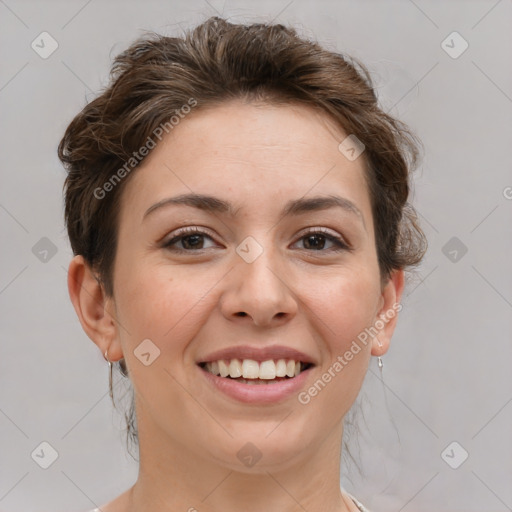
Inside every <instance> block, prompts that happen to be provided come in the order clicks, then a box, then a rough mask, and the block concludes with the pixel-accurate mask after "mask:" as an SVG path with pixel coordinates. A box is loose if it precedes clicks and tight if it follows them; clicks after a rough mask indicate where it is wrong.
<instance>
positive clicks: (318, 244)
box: [306, 235, 325, 249]
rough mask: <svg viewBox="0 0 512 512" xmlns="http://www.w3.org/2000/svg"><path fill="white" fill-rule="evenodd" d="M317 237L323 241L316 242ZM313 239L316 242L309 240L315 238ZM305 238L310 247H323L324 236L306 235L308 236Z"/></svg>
mask: <svg viewBox="0 0 512 512" xmlns="http://www.w3.org/2000/svg"><path fill="white" fill-rule="evenodd" d="M319 238H322V242H323V243H322V242H320V243H318V239H319ZM315 239H316V240H317V243H315V242H313V243H311V240H315ZM306 240H307V243H308V245H311V246H312V247H315V248H317V249H318V248H320V249H323V247H324V245H325V239H324V237H322V236H319V235H311V236H308V237H307V238H306Z"/></svg>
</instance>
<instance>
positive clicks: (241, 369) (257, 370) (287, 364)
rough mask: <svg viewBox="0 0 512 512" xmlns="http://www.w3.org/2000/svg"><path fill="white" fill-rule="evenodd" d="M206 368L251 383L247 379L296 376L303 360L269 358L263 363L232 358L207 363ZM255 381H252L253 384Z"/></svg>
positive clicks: (214, 372) (216, 373)
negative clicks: (274, 359)
mask: <svg viewBox="0 0 512 512" xmlns="http://www.w3.org/2000/svg"><path fill="white" fill-rule="evenodd" d="M205 369H206V370H207V371H208V372H210V373H213V375H220V376H221V377H231V378H233V379H237V378H242V379H243V382H247V383H249V381H246V380H245V379H252V380H258V379H260V380H266V381H269V380H272V379H275V378H276V377H295V376H297V375H299V374H300V372H301V362H300V361H294V360H293V359H289V360H288V361H287V360H286V359H278V360H277V361H273V360H272V359H269V360H267V361H263V362H262V363H258V361H254V360H253V359H243V360H240V359H231V360H230V361H226V360H222V359H221V360H219V361H211V362H209V363H206V365H205ZM255 383H256V382H251V384H255Z"/></svg>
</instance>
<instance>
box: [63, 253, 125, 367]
mask: <svg viewBox="0 0 512 512" xmlns="http://www.w3.org/2000/svg"><path fill="white" fill-rule="evenodd" d="M68 291H69V297H70V298H71V302H72V303H73V306H74V308H75V311H76V314H77V315H78V318H79V320H80V323H81V324H82V328H83V330H84V331H85V333H86V334H87V336H89V338H90V339H91V340H92V341H93V342H94V343H95V344H96V345H97V346H98V348H99V349H100V350H101V354H102V355H103V356H104V355H105V351H106V350H108V358H109V360H110V361H117V360H119V359H121V358H122V357H123V351H122V347H121V343H120V341H119V336H118V333H119V331H118V324H117V321H116V318H115V317H114V311H115V307H114V300H113V298H112V297H111V298H109V297H107V295H106V294H105V290H104V288H103V286H102V285H101V284H100V282H99V279H98V278H97V277H96V274H95V273H94V272H93V271H92V269H91V268H90V267H89V265H88V263H87V262H86V261H85V260H84V258H83V256H81V255H78V256H75V257H74V258H73V259H72V260H71V263H70V264H69V269H68Z"/></svg>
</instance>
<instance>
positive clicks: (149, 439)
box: [68, 100, 404, 512]
mask: <svg viewBox="0 0 512 512" xmlns="http://www.w3.org/2000/svg"><path fill="white" fill-rule="evenodd" d="M346 135H347V134H345V133H343V132H342V131H341V130H340V128H339V127H338V126H337V125H335V124H334V123H333V121H332V120H330V119H329V118H328V117H327V116H326V115H325V114H324V113H319V112H318V111H315V110H312V109H311V108H309V107H305V106H298V105H291V104H289V105H281V106H275V105H274V106H272V105H268V104H254V103H243V102H241V101H238V100H236V101H231V102H229V103H224V104H222V105H219V106H216V107H213V108H209V109H205V110H202V111H201V110H198V111H197V112H193V113H192V114H190V115H189V116H188V117H187V118H185V119H184V120H182V121H181V122H180V124H179V125H178V126H176V127H175V128H174V129H173V131H172V132H171V133H170V134H169V135H168V136H166V138H164V140H163V141H162V142H161V143H159V144H158V145H157V147H156V148H155V149H153V150H152V152H151V154H150V156H149V157H147V158H146V160H145V161H144V162H143V164H141V166H140V167H139V168H138V169H137V170H136V171H134V174H133V175H132V176H130V180H129V182H128V183H126V188H125V189H124V191H123V195H122V202H121V211H120V224H119V238H118V245H117V253H116V258H115V262H114V272H113V284H114V295H113V297H107V296H106V294H105V293H104V290H103V288H102V287H101V285H100V284H99V283H98V281H97V280H96V279H95V277H94V274H93V272H92V271H91V269H90V268H89V267H88V265H87V264H86V263H85V262H84V260H83V258H82V257H81V256H76V257H75V258H73V260H72V262H71V264H70V267H69V279H68V285H69V292H70V297H71V300H72V302H73V305H74V307H75V310H76V312H77V315H78V317H79V319H80V322H81V324H82V326H83V328H84V330H85V332H86V333H87V335H88V336H89V337H90V338H91V339H92V340H93V341H94V343H96V345H97V346H98V347H99V349H100V350H101V353H102V354H104V353H105V351H106V350H108V357H109V359H110V360H111V361H117V360H118V359H120V358H121V357H124V358H125V361H126V364H127V367H128V371H129V373H130V377H131V381H132V383H133V386H134V390H135V397H136V410H137V421H138V428H139V443H140V469H139V476H138V479H137V481H136V483H135V484H134V486H133V487H132V488H130V489H129V490H128V491H126V492H125V493H124V494H123V495H121V496H120V497H119V498H117V499H115V500H114V501H112V502H110V503H109V504H107V505H105V506H103V507H102V510H103V511H105V512H135V511H137V512H149V511H152V512H155V511H164V510H173V511H174V510H176V511H183V512H186V511H190V512H192V511H193V510H194V509H196V510H197V511H199V512H214V511H215V512H217V511H222V512H234V511H237V512H239V511H240V510H244V511H245V512H256V511H258V512H260V511H261V510H265V511H268V512H277V511H279V512H283V511H285V512H295V511H297V512H298V511H304V510H307V511H308V512H334V511H337V512H341V511H343V512H347V511H355V510H357V508H356V507H355V505H354V504H353V502H351V500H350V499H349V498H348V497H347V496H346V494H345V493H342V492H341V491H340V480H339V479H340V471H339V461H340V456H341V438H342V433H343V418H344V416H345V414H346V413H347V411H348V410H349V409H350V407H351V406H352V404H353V402H354V400H355V398H356V397H357V394H358V392H359V390H360V387H361V385H362V382H363V379H364V376H365V374H366V371H367V368H368V364H369V361H370V358H371V356H380V355H383V354H384V353H386V351H387V350H388V348H389V343H390V339H391V336H392V334H393V331H394V328H395V324H396V320H397V316H396V315H395V316H394V317H393V318H391V319H390V320H388V321H386V322H384V326H383V327H382V328H381V329H380V330H379V332H378V335H377V336H376V337H375V338H373V339H370V340H369V341H368V343H367V344H366V345H364V344H361V343H360V346H361V350H360V352H358V353H357V354H356V355H354V357H353V359H352V360H351V361H349V362H348V363H347V364H346V366H344V367H343V370H342V371H339V372H337V373H336V376H335V377H334V378H332V379H331V381H330V382H329V383H328V384H327V385H326V386H325V387H324V388H323V389H322V391H321V392H319V393H318V394H317V395H316V396H315V397H314V398H312V399H311V401H310V402H309V403H308V404H306V405H305V404H302V403H300V402H299V400H298V398H297V394H294V395H293V396H291V397H290V398H287V399H286V400H284V401H280V402H279V403H272V404H257V405H256V404H250V403H242V402H239V401H237V400H235V399H233V398H231V397H228V396H226V395H224V394H222V393H220V392H219V391H217V390H216V389H215V388H214V387H213V386H211V385H210V384H209V383H208V382H207V380H206V379H205V378H203V376H202V375H201V374H199V373H198V371H202V370H198V367H197V362H198V360H200V358H201V357H204V356H205V355H207V354H209V353H211V352H213V351H216V350H219V349H224V348H226V347H229V346H233V345H234V346H236V345H244V344H245V345H252V346H257V347H266V346H271V345H275V344H279V345H285V346H289V347H293V348H295V349H297V350H300V351H302V352H304V353H306V354H308V355H309V356H311V357H312V358H313V360H314V361H315V363H316V365H315V367H314V368H313V370H312V371H310V372H309V376H308V380H307V383H306V384H305V386H304V390H306V391H307V389H308V388H309V387H311V386H312V385H313V383H314V382H315V381H317V379H319V378H321V376H322V374H324V373H326V372H328V369H329V368H330V367H332V365H333V363H334V361H336V359H337V357H338V356H343V354H345V352H346V351H347V350H348V349H349V348H350V346H351V344H352V342H353V341H354V340H356V339H357V337H358V335H359V334H360V333H361V332H363V331H364V330H365V328H370V327H371V326H374V325H375V323H376V321H377V320H378V319H379V316H380V315H382V314H386V312H388V311H390V310H392V309H393V305H395V306H396V304H397V303H399V302H400V297H401V294H402V291H403V286H404V274H403V271H402V270H397V271H394V272H393V273H392V274H391V276H390V277H389V279H388V280H387V281H384V284H382V283H381V275H380V272H379V266H378V260H377V250H376V246H375V236H374V222H373V219H372V212H371V205H370V198H369V195H368V187H367V183H366V180H365V175H364V160H363V157H360V158H357V159H356V160H355V161H350V160H348V159H347V158H346V157H345V156H344V155H343V154H342V153H341V152H340V151H339V150H338V145H339V143H340V142H341V141H342V140H343V139H344V138H345V137H346ZM192 192H193V193H196V194H205V195H209V196H214V197H216V198H218V199H220V200H223V201H229V202H231V203H233V210H234V211H235V212H236V215H235V216H230V215H229V214H228V213H225V212H224V213H223V212H209V211H203V210H201V209H198V208H194V207H192V206H185V205H167V206H163V207H161V208H156V209H154V211H152V212H151V213H149V214H147V215H146V216H144V214H145V212H146V211H147V210H148V209H149V208H150V207H151V206H152V205H154V204H156V203H158V202H159V201H162V200H164V199H166V198H169V197H174V196H178V195H181V194H189V193H192ZM333 195H335V196H339V197H341V198H344V199H345V200H348V201H350V202H351V203H352V205H353V206H354V207H355V208H352V209H348V208H342V207H332V208H328V209H322V210H315V211H306V212H302V213H300V214H297V215H292V214H290V215H288V216H285V217H283V216H282V211H281V210H282V209H283V206H284V205H285V204H286V203H288V202H289V201H294V200H298V199H310V198H312V197H320V196H321V197H325V196H333ZM356 210H357V211H358V212H359V213H357V211H356ZM187 226H188V227H194V226H196V227H197V228H198V229H200V230H201V231H204V232H206V234H205V235H203V236H199V238H197V237H194V236H193V235H192V237H191V236H190V235H189V238H181V239H180V240H178V241H176V242H174V245H173V246H172V247H164V246H163V245H164V242H166V241H170V240H171V239H172V238H174V237H175V236H176V235H177V233H176V232H177V230H178V229H179V228H182V227H187ZM318 229H323V230H325V231H327V234H328V235H331V236H335V237H336V236H337V237H341V239H342V240H343V241H344V243H346V244H347V245H348V247H350V249H351V250H340V251H335V250H334V249H337V246H336V244H335V243H334V242H332V241H331V239H329V238H328V237H327V236H325V234H324V233H318ZM308 231H310V232H312V233H316V236H315V235H312V234H311V233H310V234H308ZM185 235H186V234H185ZM306 235H307V236H306ZM248 236H251V237H252V238H253V239H254V240H256V241H257V243H258V244H259V245H260V246H261V248H262V249H263V252H262V254H260V256H259V257H258V258H256V260H255V261H254V262H252V263H247V262H246V261H245V260H244V259H243V258H241V257H240V256H239V254H238V253H237V252H236V248H237V247H238V246H239V244H240V243H241V242H242V241H243V240H244V239H245V238H246V237H248ZM312 236H313V239H312V238H311V237H312ZM173 248H175V249H181V250H182V252H178V251H177V250H174V251H173V250H172V249H173ZM145 339H150V340H151V342H152V343H153V344H154V345H156V346H157V347H158V349H159V350H160V355H159V357H157V358H156V359H155V360H154V362H153V363H152V364H150V365H149V366H145V365H144V364H142V363H141V361H140V360H139V359H138V358H137V357H136V355H135V354H134V350H135V349H136V348H137V347H138V345H139V344H140V343H141V342H142V340H145ZM331 371H332V370H331ZM269 385H272V384H269ZM248 442H250V443H252V444H253V445H254V446H255V447H257V450H258V452H259V453H261V455H262V456H261V459H260V460H259V461H258V462H257V463H256V464H254V465H253V466H251V467H249V466H246V465H245V464H243V463H242V461H241V460H240V459H239V458H238V457H237V452H238V451H239V450H240V449H241V448H242V447H243V446H244V445H246V443H248Z"/></svg>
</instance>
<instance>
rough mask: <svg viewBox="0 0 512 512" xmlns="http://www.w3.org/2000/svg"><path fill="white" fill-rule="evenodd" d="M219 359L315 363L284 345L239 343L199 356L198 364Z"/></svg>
mask: <svg viewBox="0 0 512 512" xmlns="http://www.w3.org/2000/svg"><path fill="white" fill-rule="evenodd" d="M221 359H227V360H230V359H240V360H242V359H252V360H254V361H258V362H259V363H261V362H263V361H268V360H270V359H274V360H278V359H293V360H294V361H300V362H303V363H309V364H313V365H314V364H315V361H314V360H313V358H312V357H310V356H308V355H307V354H304V353H303V352H300V351H299V350H296V349H294V348H291V347H285V346H284V345H272V346H270V347H251V346H250V345H240V346H238V347H227V348H224V349H221V350H217V351H215V352H212V353H210V354H208V355H206V356H204V357H202V358H200V359H199V360H198V364H201V363H209V362H212V361H220V360H221Z"/></svg>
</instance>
